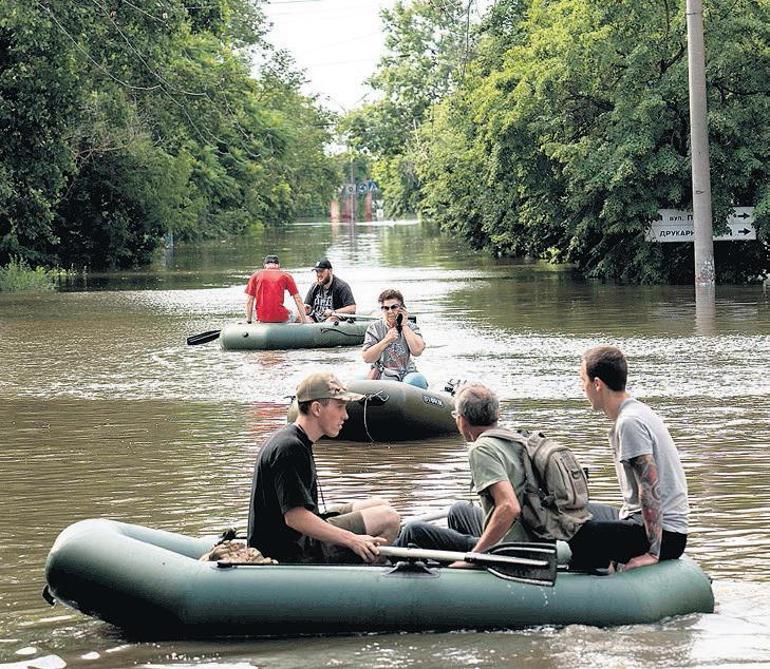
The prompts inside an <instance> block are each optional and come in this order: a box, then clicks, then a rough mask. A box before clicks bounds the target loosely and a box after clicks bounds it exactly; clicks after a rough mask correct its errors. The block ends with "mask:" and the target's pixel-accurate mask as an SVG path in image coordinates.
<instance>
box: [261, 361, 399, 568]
mask: <svg viewBox="0 0 770 669" xmlns="http://www.w3.org/2000/svg"><path fill="white" fill-rule="evenodd" d="M363 397H364V396H363V395H359V394H358V393H353V392H350V391H348V389H347V388H346V387H345V386H344V385H343V384H342V383H341V382H340V380H339V379H338V378H337V377H336V376H334V375H333V374H330V373H328V372H317V373H315V374H310V375H309V376H307V377H305V379H303V380H302V381H301V382H300V384H299V386H297V404H298V406H299V415H298V416H297V420H296V421H294V422H293V423H291V424H290V425H286V426H285V427H283V428H281V429H280V430H278V431H277V432H275V433H274V434H273V435H272V436H271V437H270V439H268V441H267V443H265V445H264V446H263V447H262V448H261V450H260V452H259V456H258V457H257V462H256V465H255V467H254V478H253V480H252V484H251V501H250V504H249V525H248V544H249V546H252V547H254V548H257V549H259V551H260V552H261V553H262V554H263V555H265V556H268V557H271V558H274V559H276V560H278V561H279V562H318V563H355V562H374V561H376V560H377V559H378V549H377V547H378V546H380V545H382V544H385V543H390V542H392V541H393V539H394V538H395V537H396V534H397V533H398V528H399V524H400V520H401V519H400V517H399V515H398V513H396V511H395V510H394V509H393V508H391V506H390V505H389V504H388V503H387V502H386V501H385V500H383V499H381V498H379V497H370V498H368V499H364V500H360V501H355V502H352V503H347V504H343V505H341V506H339V507H338V508H337V509H335V510H334V511H331V512H330V510H329V509H328V508H324V513H323V514H322V513H321V512H320V511H319V508H318V497H319V492H320V497H321V503H322V505H323V506H324V507H326V503H325V500H324V497H323V492H322V491H321V487H320V484H319V482H318V475H317V473H316V465H315V459H314V457H313V443H314V442H316V441H318V439H320V438H321V437H323V436H327V437H336V436H337V435H338V434H339V432H340V430H341V429H342V425H343V423H344V422H345V421H346V420H347V417H348V414H347V410H346V403H347V402H355V401H358V400H360V399H363Z"/></svg>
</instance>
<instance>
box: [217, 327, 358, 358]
mask: <svg viewBox="0 0 770 669" xmlns="http://www.w3.org/2000/svg"><path fill="white" fill-rule="evenodd" d="M370 322H371V321H360V320H357V321H355V322H353V323H351V322H349V321H340V322H339V323H332V322H326V323H234V324H232V325H225V327H223V328H222V331H221V332H220V333H219V342H220V344H221V345H222V348H223V349H225V350H226V351H249V350H258V351H272V350H281V349H295V348H333V347H335V346H360V345H361V344H363V343H364V334H365V333H366V328H367V326H368V325H369V323H370Z"/></svg>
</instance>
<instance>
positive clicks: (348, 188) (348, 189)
mask: <svg viewBox="0 0 770 669" xmlns="http://www.w3.org/2000/svg"><path fill="white" fill-rule="evenodd" d="M345 192H346V193H347V194H348V195H353V193H355V192H356V185H355V184H345Z"/></svg>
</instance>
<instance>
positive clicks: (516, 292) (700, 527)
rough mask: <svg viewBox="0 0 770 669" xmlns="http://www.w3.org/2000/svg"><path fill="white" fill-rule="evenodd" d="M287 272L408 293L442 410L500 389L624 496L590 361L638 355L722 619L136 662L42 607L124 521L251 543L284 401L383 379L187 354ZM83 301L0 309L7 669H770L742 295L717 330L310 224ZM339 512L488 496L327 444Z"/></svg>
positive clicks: (764, 304)
mask: <svg viewBox="0 0 770 669" xmlns="http://www.w3.org/2000/svg"><path fill="white" fill-rule="evenodd" d="M273 252H274V253H277V254H279V255H280V257H281V263H282V266H283V268H284V269H287V270H288V271H290V272H291V273H292V274H293V276H294V278H295V279H296V281H297V285H298V287H299V291H300V294H301V295H302V296H303V297H304V294H305V292H306V291H307V289H308V288H309V286H310V283H311V281H312V280H313V276H314V275H313V273H312V272H311V271H310V268H311V267H312V266H313V264H314V263H315V262H316V260H318V259H319V258H320V257H322V256H328V257H329V258H330V259H331V261H332V263H333V264H334V267H335V272H336V274H337V275H338V276H340V277H341V278H343V279H345V280H346V281H347V282H348V283H350V284H351V286H352V288H353V291H354V294H355V297H356V301H357V303H358V305H359V311H371V310H373V309H376V307H377V301H376V297H377V295H378V294H379V293H380V291H381V290H383V289H384V288H388V287H394V288H398V289H400V290H401V291H402V293H403V294H404V297H405V300H406V304H407V306H408V308H409V309H410V311H411V312H413V313H416V314H417V316H418V322H419V325H420V328H421V330H422V333H423V335H424V337H425V340H426V342H427V345H428V347H427V349H426V351H425V353H424V354H423V356H422V357H420V358H419V359H418V360H417V364H418V367H419V370H420V371H421V372H422V373H423V374H425V376H426V377H427V378H428V379H429V381H430V382H431V386H432V387H433V388H437V389H440V388H442V387H443V385H444V383H445V382H446V381H448V380H449V379H450V378H455V379H457V378H462V379H469V380H480V381H483V382H484V383H486V384H487V385H489V386H491V387H492V388H494V389H495V390H496V391H497V392H498V393H499V394H500V396H501V399H502V410H503V419H504V422H505V423H508V424H511V425H515V426H521V427H527V428H539V429H542V430H544V431H545V432H546V433H548V434H550V435H551V436H554V437H557V438H559V439H560V440H562V441H564V442H565V443H566V444H567V445H569V446H570V447H572V448H573V449H574V450H575V451H576V452H577V454H578V455H579V457H580V458H581V460H582V461H583V462H584V464H585V465H587V466H588V467H589V468H590V470H591V480H590V484H591V494H592V497H593V499H594V500H595V501H603V502H609V503H617V501H618V498H619V494H618V490H617V482H616V479H615V474H614V470H613V467H612V463H611V460H610V455H609V449H608V446H607V444H606V432H607V429H608V427H609V425H608V423H607V421H606V419H605V418H604V417H603V416H602V415H599V414H594V413H592V412H591V411H590V407H589V405H588V403H587V401H586V400H585V398H584V397H583V396H582V393H581V390H580V385H579V383H578V375H577V370H578V364H579V358H580V355H581V353H582V352H583V351H584V350H585V349H586V348H588V347H589V346H592V345H595V344H597V343H611V344H617V345H619V346H620V347H621V348H623V350H624V351H625V352H626V354H627V355H628V357H629V365H630V371H629V380H630V388H629V389H630V391H631V392H632V393H633V394H634V396H636V397H638V398H639V399H642V400H644V401H646V402H648V403H649V404H650V405H651V406H652V407H653V408H655V409H656V410H658V411H659V412H660V413H661V414H662V415H663V416H664V418H665V420H666V422H667V424H668V426H669V428H670V430H671V433H672V435H673V437H674V440H675V442H676V443H677V445H678V447H679V449H680V453H681V456H682V461H683V464H684V467H685V470H686V472H687V478H688V484H689V487H690V495H691V506H692V514H691V519H690V525H691V534H690V538H689V542H688V550H687V552H688V554H689V555H690V556H691V557H692V558H694V559H695V560H697V561H698V562H699V563H700V565H701V566H702V567H703V568H704V569H705V570H706V571H707V572H708V573H709V574H710V575H711V577H712V578H713V579H714V592H715V595H716V599H717V611H716V613H715V614H713V615H692V616H685V617H681V618H676V619H672V620H667V621H662V622H660V623H658V624H654V625H638V626H629V627H622V628H614V629H596V628H590V627H584V626H580V625H573V626H569V627H566V628H559V629H555V628H545V629H543V628H539V629H530V630H521V631H503V632H492V633H479V632H473V631H465V632H458V633H452V634H431V633H426V634H398V635H367V636H350V637H332V638H308V639H299V640H297V639H289V640H278V639H276V640H262V641H232V642H220V641H208V642H200V641H196V642H191V641H171V642H166V641H164V642H153V643H147V642H135V641H133V640H131V639H128V638H126V637H124V636H123V635H122V634H121V633H120V632H119V631H118V630H116V629H114V628H112V627H110V626H108V625H106V624H104V623H101V622H98V621H96V620H93V619H91V618H88V617H86V616H83V615H81V614H79V613H75V612H73V611H72V610H70V609H68V608H65V607H63V606H61V605H59V606H56V607H54V608H50V607H48V605H47V604H46V603H45V602H44V601H43V599H42V598H41V596H40V591H41V589H42V587H43V585H44V578H43V567H44V563H45V558H46V555H47V553H48V550H49V548H50V546H51V544H52V543H53V541H54V539H55V538H56V536H57V534H58V533H59V532H60V531H61V530H62V529H63V528H64V527H66V526H67V525H69V524H71V523H73V522H75V521H77V520H80V519H83V518H90V517H100V516H104V517H110V518H115V519H118V520H123V521H126V522H130V523H137V524H141V525H147V526H150V527H155V528H160V529H166V530H170V531H178V532H181V533H184V534H190V535H201V534H218V533H220V532H221V531H222V530H223V529H224V528H226V527H229V526H237V527H240V528H244V527H245V520H246V514H247V506H248V499H249V488H250V479H251V472H252V467H253V463H254V459H255V457H256V453H257V451H258V448H259V446H260V445H261V443H262V442H263V441H264V439H265V437H266V436H267V435H268V434H269V433H271V432H272V431H274V430H275V429H276V428H277V427H279V426H280V425H282V424H283V423H284V422H285V416H286V409H287V406H288V399H287V396H289V395H291V394H293V392H294V388H295V386H296V384H297V382H298V380H299V379H300V378H302V377H303V376H304V375H305V374H307V373H308V372H309V371H312V370H314V369H317V368H321V367H324V368H326V367H329V368H333V369H334V370H335V371H336V372H337V373H338V374H339V376H340V377H342V378H343V379H344V378H351V377H353V376H355V375H360V374H361V373H363V372H364V371H365V370H364V365H363V363H362V362H361V360H360V351H359V350H358V348H338V349H329V350H323V349H320V350H296V351H248V352H232V351H231V352H228V351H223V350H221V349H220V347H219V344H218V343H217V342H212V343H209V344H205V345H202V346H186V345H185V338H186V337H188V336H190V335H193V334H196V333H199V332H203V331H206V330H212V329H217V328H221V327H222V326H223V325H225V324H226V323H230V322H238V321H240V320H242V319H243V316H242V314H243V304H244V300H245V296H244V293H243V290H244V286H245V284H246V281H247V279H248V276H249V275H250V273H251V272H252V271H254V270H255V269H257V268H258V267H259V265H260V264H261V258H262V257H263V256H264V255H265V254H266V253H273ZM70 288H71V289H70V290H67V291H65V292H57V293H51V294H35V295H24V294H4V293H0V359H1V360H2V367H1V368H0V426H1V428H0V429H1V430H2V432H0V435H1V437H2V438H1V440H0V444H1V447H0V491H2V492H1V493H0V500H2V503H3V512H2V515H0V667H9V666H10V667H18V668H20V669H21V668H22V667H23V668H32V667H41V668H43V667H44V668H45V669H55V668H57V667H65V666H67V667H81V666H86V667H100V668H101V667H127V666H134V665H137V666H146V667H193V666H195V667H197V666H205V667H231V668H236V667H237V668H241V667H252V666H254V667H323V666H330V667H360V666H375V667H409V666H422V667H475V666H477V667H502V666H508V667H511V666H516V667H537V668H541V667H546V668H550V667H554V668H555V667H577V666H580V667H583V666H585V667H642V666H645V667H647V666H661V667H724V666H738V665H740V666H746V665H752V664H753V665H757V666H759V665H763V666H769V665H770V569H768V566H767V560H768V555H770V532H768V515H769V512H770V459H769V458H768V451H769V450H770V374H769V373H768V371H769V370H770V297H769V296H768V295H767V294H766V293H765V292H763V289H762V287H761V286H750V287H736V286H720V287H718V288H717V292H716V309H715V312H714V313H706V314H703V313H700V312H699V313H697V314H696V309H695V300H694V291H693V289H692V287H689V286H674V287H671V286H663V287H629V286H612V285H601V284H594V283H585V282H580V281H576V280H575V279H574V278H573V277H572V275H571V274H570V273H569V272H568V271H567V270H565V269H563V268H558V267H553V266H549V265H545V264H542V263H533V262H523V261H512V260H494V259H490V258H486V257H484V256H482V255H478V254H475V253H472V252H469V251H468V250H467V249H465V248H464V247H463V246H462V245H461V244H459V243H456V242H453V241H451V240H448V239H447V238H445V237H443V236H441V235H439V234H437V233H436V232H434V231H431V230H430V229H427V228H425V227H423V226H420V225H417V224H416V223H414V222H410V221H404V222H398V223H392V222H390V223H388V222H385V223H380V224H359V225H357V226H353V227H351V226H348V225H336V226H330V225H329V224H328V223H318V224H298V225H295V226H291V227H289V228H286V229H285V230H282V231H269V232H266V233H264V234H262V235H259V236H256V237H254V238H251V239H249V240H245V241H239V242H238V243H232V244H220V243H215V244H207V245H202V246H200V247H197V248H179V249H177V250H176V252H175V253H174V254H169V255H167V257H166V258H165V262H163V263H160V264H159V265H158V266H157V267H155V268H153V269H151V270H147V271H143V272H137V273H125V274H119V275H110V276H89V277H88V278H87V281H86V282H85V283H76V284H74V285H73V286H71V287H70ZM315 454H316V459H317V462H318V467H319V476H320V479H321V482H322V484H323V489H324V493H325V495H326V500H327V502H332V501H334V500H344V499H352V498H361V497H365V496H369V495H381V496H383V497H387V498H388V499H389V500H391V501H392V503H393V504H394V506H395V507H396V508H397V509H398V510H399V511H400V512H401V514H402V515H403V516H404V517H409V516H412V515H417V514H421V513H425V512H430V511H435V510H439V509H443V508H445V507H446V506H447V504H448V502H449V501H451V500H454V499H458V498H466V497H467V496H468V487H469V479H470V477H469V474H468V467H467V460H466V456H465V447H464V445H463V443H462V441H461V439H460V438H459V437H457V438H445V439H436V440H430V441H426V442H409V443H401V444H389V443H376V444H371V445H369V444H343V443H332V442H321V443H319V444H318V445H317V446H316V448H315Z"/></svg>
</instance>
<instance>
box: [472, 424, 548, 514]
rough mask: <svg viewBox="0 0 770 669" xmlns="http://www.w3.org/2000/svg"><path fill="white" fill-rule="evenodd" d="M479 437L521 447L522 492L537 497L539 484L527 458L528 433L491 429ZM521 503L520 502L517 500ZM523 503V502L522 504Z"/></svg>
mask: <svg viewBox="0 0 770 669" xmlns="http://www.w3.org/2000/svg"><path fill="white" fill-rule="evenodd" d="M480 437H494V438H495V439H502V440H504V441H507V442H513V443H515V444H518V445H519V446H521V448H520V449H519V456H520V457H521V464H522V467H523V469H524V490H525V492H526V493H527V494H528V495H537V494H539V492H540V482H539V479H538V476H537V474H536V473H535V470H534V467H533V465H532V460H531V459H530V457H529V450H528V449H527V444H528V443H529V432H526V431H524V430H515V431H514V430H509V429H508V428H505V427H493V428H492V429H491V430H487V431H486V432H482V433H481V434H480V435H479V438H480ZM519 501H520V502H522V500H519ZM522 503H523V502H522Z"/></svg>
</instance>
